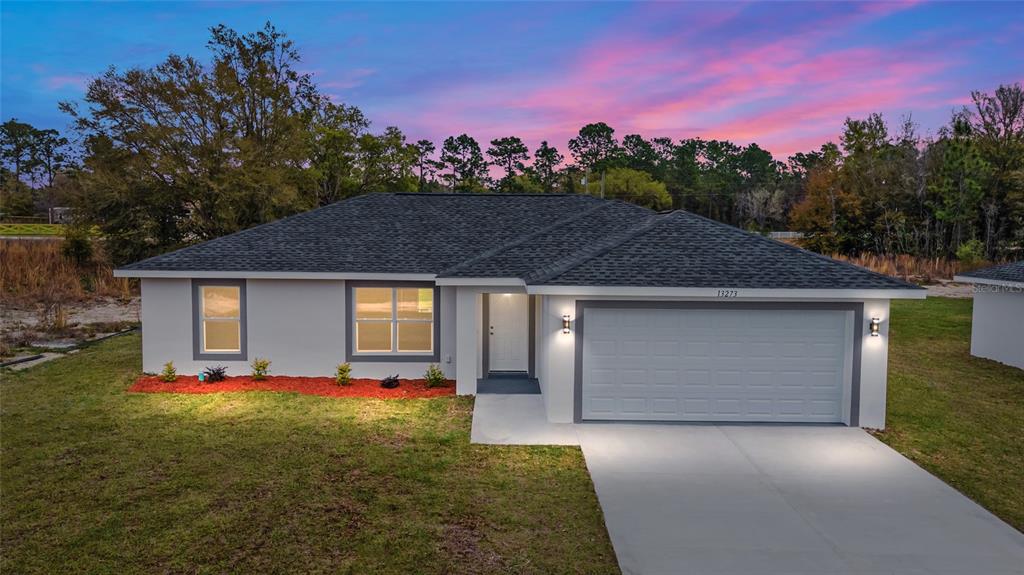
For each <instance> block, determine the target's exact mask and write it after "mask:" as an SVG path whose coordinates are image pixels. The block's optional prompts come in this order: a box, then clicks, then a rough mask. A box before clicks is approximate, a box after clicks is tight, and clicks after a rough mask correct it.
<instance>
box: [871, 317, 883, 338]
mask: <svg viewBox="0 0 1024 575" xmlns="http://www.w3.org/2000/svg"><path fill="white" fill-rule="evenodd" d="M881 325H882V320H880V319H878V318H877V317H873V318H871V337H878V328H879V326H881Z"/></svg>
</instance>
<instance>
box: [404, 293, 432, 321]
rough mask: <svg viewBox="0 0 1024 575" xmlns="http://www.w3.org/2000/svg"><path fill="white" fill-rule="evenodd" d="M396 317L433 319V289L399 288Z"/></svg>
mask: <svg viewBox="0 0 1024 575" xmlns="http://www.w3.org/2000/svg"><path fill="white" fill-rule="evenodd" d="M396 291H397V292H398V319H400V320H402V319H419V320H425V321H430V320H432V319H434V290H433V289H432V288H399V289H398V290H396Z"/></svg>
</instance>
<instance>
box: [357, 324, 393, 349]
mask: <svg viewBox="0 0 1024 575" xmlns="http://www.w3.org/2000/svg"><path fill="white" fill-rule="evenodd" d="M356 351H357V352H361V353H362V352H388V353H390V352H391V351H392V349H391V322H390V321H357V322H356Z"/></svg>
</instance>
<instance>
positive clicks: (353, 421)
mask: <svg viewBox="0 0 1024 575" xmlns="http://www.w3.org/2000/svg"><path fill="white" fill-rule="evenodd" d="M139 365H140V353H139V338H138V336H134V335H133V336H125V337H120V338H114V339H112V340H109V341H107V342H104V343H101V344H98V345H96V346H94V347H91V348H88V349H86V350H84V351H82V352H81V353H79V354H77V355H75V356H72V357H69V358H66V359H62V360H58V361H55V362H52V363H49V364H44V365H42V366H39V367H37V368H33V369H30V370H27V371H26V372H24V373H19V374H9V373H5V374H4V375H3V376H2V377H3V380H4V381H3V383H2V385H0V394H2V397H0V435H2V439H3V441H2V451H0V464H2V465H0V469H2V499H0V502H2V503H0V521H2V523H0V547H2V549H3V553H2V558H0V571H2V572H5V573H70V572H76V573H118V574H120V573H140V572H146V573H152V572H160V573H267V572H303V573H323V572H331V573H615V572H617V571H618V567H617V565H616V562H615V556H614V552H613V551H612V547H611V543H610V542H609V540H608V535H607V533H606V531H605V527H604V522H603V519H602V515H601V511H600V507H599V506H598V503H597V498H596V496H595V495H594V488H593V485H592V483H591V481H590V477H589V475H588V474H587V470H586V467H585V466H584V462H583V456H582V454H581V452H580V451H579V449H577V448H553V447H552V448H547V447H493V446H476V445H470V444H469V427H470V417H471V412H472V400H471V399H467V398H439V399H424V400H398V401H380V400H365V399H336V398H323V397H314V396H306V395H298V394H290V393H289V394H282V393H263V392H250V393H244V394H243V393H236V394H224V395H188V396H183V395H170V394H127V393H125V389H126V388H127V387H128V386H129V385H130V384H131V381H132V380H133V379H134V378H135V377H136V376H137V375H138V370H139V367H138V366H139Z"/></svg>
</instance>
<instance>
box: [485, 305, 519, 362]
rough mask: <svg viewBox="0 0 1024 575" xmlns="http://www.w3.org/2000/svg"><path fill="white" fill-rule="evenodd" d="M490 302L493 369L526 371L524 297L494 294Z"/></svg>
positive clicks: (491, 360)
mask: <svg viewBox="0 0 1024 575" xmlns="http://www.w3.org/2000/svg"><path fill="white" fill-rule="evenodd" d="M488 297H490V298H491V299H490V318H489V322H490V323H489V325H488V328H489V332H490V335H489V337H490V346H489V348H490V370H491V371H526V369H527V363H528V361H529V360H528V359H527V346H528V341H527V333H526V332H527V314H528V311H527V310H528V308H529V305H528V304H527V297H528V296H526V295H525V294H512V293H495V294H489V296H488Z"/></svg>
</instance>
